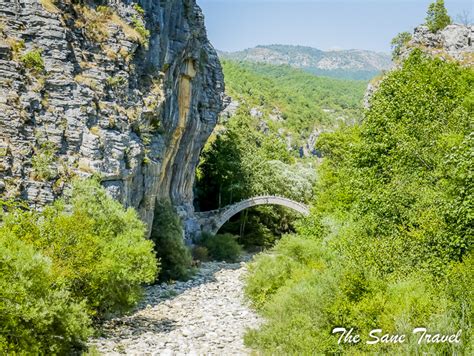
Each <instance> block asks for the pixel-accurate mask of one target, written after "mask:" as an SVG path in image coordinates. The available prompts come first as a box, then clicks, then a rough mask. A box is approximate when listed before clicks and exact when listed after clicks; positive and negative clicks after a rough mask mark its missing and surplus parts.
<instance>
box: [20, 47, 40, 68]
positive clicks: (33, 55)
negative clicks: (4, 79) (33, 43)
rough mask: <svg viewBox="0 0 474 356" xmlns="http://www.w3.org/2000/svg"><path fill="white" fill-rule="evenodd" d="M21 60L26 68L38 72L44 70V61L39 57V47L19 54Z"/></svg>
mask: <svg viewBox="0 0 474 356" xmlns="http://www.w3.org/2000/svg"><path fill="white" fill-rule="evenodd" d="M21 62H22V63H23V65H24V66H25V67H26V68H27V69H31V70H33V71H35V72H38V73H40V72H43V71H44V61H43V58H42V57H41V50H39V49H38V50H33V51H30V52H27V53H25V54H24V55H23V56H21Z"/></svg>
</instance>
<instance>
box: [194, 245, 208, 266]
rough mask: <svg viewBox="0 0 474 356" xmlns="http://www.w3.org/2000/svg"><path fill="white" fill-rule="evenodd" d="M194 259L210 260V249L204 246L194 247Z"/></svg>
mask: <svg viewBox="0 0 474 356" xmlns="http://www.w3.org/2000/svg"><path fill="white" fill-rule="evenodd" d="M193 259H194V260H195V261H200V262H206V261H209V251H208V250H207V248H205V247H203V246H195V247H194V248H193Z"/></svg>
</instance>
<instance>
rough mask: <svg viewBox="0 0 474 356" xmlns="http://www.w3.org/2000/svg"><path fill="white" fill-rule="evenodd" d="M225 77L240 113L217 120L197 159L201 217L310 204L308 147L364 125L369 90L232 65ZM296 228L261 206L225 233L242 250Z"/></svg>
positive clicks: (311, 155)
mask: <svg viewBox="0 0 474 356" xmlns="http://www.w3.org/2000/svg"><path fill="white" fill-rule="evenodd" d="M223 69H224V74H225V78H226V90H227V93H228V94H229V95H230V96H231V97H232V99H233V100H234V102H236V103H238V107H237V108H236V110H235V113H233V114H232V115H231V117H230V118H229V117H227V116H223V117H222V118H221V123H220V125H218V127H217V128H216V129H215V133H214V135H213V136H212V137H211V139H210V141H209V142H208V144H207V145H206V147H205V149H204V152H203V154H202V157H201V164H200V166H199V168H198V175H197V177H198V183H197V193H198V195H197V197H198V203H199V206H200V208H201V210H211V209H216V208H218V207H223V206H226V205H228V204H231V203H234V202H237V201H240V200H242V199H245V198H249V197H252V196H257V195H266V194H271V195H280V196H285V197H287V198H291V199H293V200H295V201H299V202H305V203H309V202H310V201H311V200H312V197H313V184H314V182H315V180H316V171H315V165H317V164H318V155H319V153H318V151H317V150H316V149H315V148H314V146H313V142H314V140H315V139H316V137H317V136H318V135H319V134H320V133H321V132H325V131H332V130H334V129H335V128H336V127H338V126H341V125H347V124H352V123H354V122H358V121H359V120H360V119H361V117H362V109H361V107H362V98H363V95H364V91H365V87H366V85H367V83H366V82H362V81H349V80H338V79H331V78H324V77H316V76H314V75H311V74H309V73H306V72H304V71H302V70H298V69H293V68H290V67H288V66H272V65H267V64H255V63H247V62H234V61H229V60H227V61H223ZM294 220H295V213H293V212H291V211H288V210H287V209H284V208H274V207H265V206H263V207H258V208H253V209H250V210H246V211H244V212H243V213H242V214H240V216H237V217H236V218H234V219H233V221H231V222H230V223H228V224H226V225H225V226H224V227H223V229H222V231H223V232H229V233H232V234H235V235H238V236H240V242H241V243H243V244H244V245H245V246H247V247H255V246H260V247H263V246H267V247H268V246H271V244H272V243H273V242H274V241H275V238H278V237H280V236H281V235H282V234H283V233H285V232H289V231H293V230H294V226H293V222H294Z"/></svg>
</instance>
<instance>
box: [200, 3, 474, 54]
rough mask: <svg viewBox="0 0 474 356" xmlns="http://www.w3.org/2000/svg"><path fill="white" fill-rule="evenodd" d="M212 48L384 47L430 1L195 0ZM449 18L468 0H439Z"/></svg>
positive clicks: (410, 25)
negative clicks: (443, 2)
mask: <svg viewBox="0 0 474 356" xmlns="http://www.w3.org/2000/svg"><path fill="white" fill-rule="evenodd" d="M197 2H198V4H199V5H200V6H201V8H202V9H203V12H204V15H205V18H206V26H207V30H208V35H209V38H210V40H211V42H212V43H213V45H214V47H216V48H217V49H220V50H224V51H236V50H242V49H245V48H249V47H254V46H256V45H259V44H293V45H304V46H311V47H316V48H320V49H324V50H328V49H352V48H357V49H368V50H374V51H382V52H389V51H390V41H391V39H392V38H393V37H394V36H395V35H396V34H397V33H399V32H401V31H410V32H411V31H412V29H413V28H414V27H415V26H416V25H418V24H421V23H422V22H424V18H425V16H426V9H427V8H428V5H429V3H430V2H431V0H336V1H329V0H306V1H299V0H296V1H291V0H197ZM445 3H446V7H447V8H448V11H449V13H450V15H451V16H452V17H453V18H455V17H456V15H457V14H459V13H461V12H462V11H463V10H468V11H470V13H471V16H472V15H473V12H474V11H473V7H474V0H445Z"/></svg>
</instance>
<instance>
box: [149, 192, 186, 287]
mask: <svg viewBox="0 0 474 356" xmlns="http://www.w3.org/2000/svg"><path fill="white" fill-rule="evenodd" d="M151 239H152V240H153V241H154V242H155V251H156V256H157V257H158V258H159V259H160V263H161V274H160V280H162V281H166V280H180V279H187V278H189V277H190V275H191V274H192V269H191V265H192V257H191V253H190V251H189V249H188V248H187V247H186V245H185V244H184V239H183V229H182V227H181V222H180V221H179V217H178V216H177V215H176V213H175V212H174V209H173V207H172V205H171V204H170V203H169V202H163V201H162V202H158V203H157V204H156V207H155V218H154V220H153V228H152V232H151Z"/></svg>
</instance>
